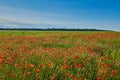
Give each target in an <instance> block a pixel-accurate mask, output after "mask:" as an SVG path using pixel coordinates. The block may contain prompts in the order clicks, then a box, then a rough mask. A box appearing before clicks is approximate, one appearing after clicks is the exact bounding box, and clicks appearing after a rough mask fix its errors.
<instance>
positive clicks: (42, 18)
mask: <svg viewBox="0 0 120 80" xmlns="http://www.w3.org/2000/svg"><path fill="white" fill-rule="evenodd" d="M0 28H90V29H91V28H92V29H93V28H95V29H106V30H115V31H120V0H0Z"/></svg>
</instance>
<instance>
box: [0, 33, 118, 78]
mask: <svg viewBox="0 0 120 80" xmlns="http://www.w3.org/2000/svg"><path fill="white" fill-rule="evenodd" d="M0 80H120V32H102V31H101V32H74V31H73V32H62V31H58V32H57V31H53V32H52V31H45V32H42V31H41V32H34V31H26V32H25V31H18V32H17V31H0Z"/></svg>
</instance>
